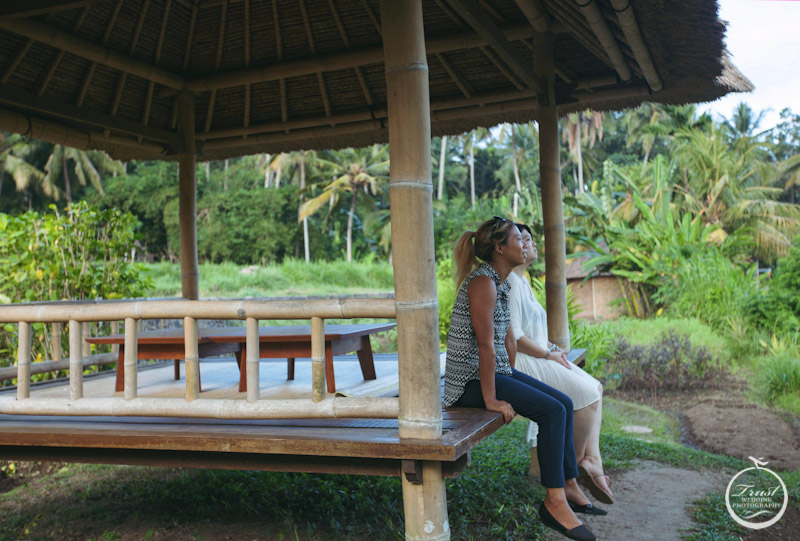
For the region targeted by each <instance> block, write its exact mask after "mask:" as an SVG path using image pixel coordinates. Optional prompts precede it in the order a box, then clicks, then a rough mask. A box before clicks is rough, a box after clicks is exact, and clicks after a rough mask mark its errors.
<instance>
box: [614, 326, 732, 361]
mask: <svg viewBox="0 0 800 541" xmlns="http://www.w3.org/2000/svg"><path fill="white" fill-rule="evenodd" d="M604 326H605V327H606V328H607V329H608V330H609V331H610V332H612V333H614V334H615V335H618V336H620V337H622V338H624V339H625V340H626V341H627V342H628V343H630V344H631V345H641V346H650V345H653V344H654V343H656V342H657V341H658V340H660V338H661V337H662V336H663V335H664V334H665V333H666V334H668V333H670V332H674V333H677V334H682V335H687V336H688V337H689V340H690V341H691V343H692V344H693V345H695V346H702V347H703V348H705V349H706V350H707V351H708V352H709V353H710V354H711V355H712V356H713V357H714V358H715V359H718V360H719V361H720V362H721V363H723V364H728V363H729V362H730V361H731V355H730V351H729V346H728V341H727V340H726V339H725V337H724V336H723V335H722V334H720V333H719V332H717V331H715V330H714V329H712V328H711V327H709V326H708V325H706V324H705V323H703V322H702V321H700V320H698V319H696V318H693V317H686V318H678V317H671V316H663V317H656V318H650V319H634V318H627V317H622V318H619V319H618V320H616V321H607V322H605V323H604Z"/></svg>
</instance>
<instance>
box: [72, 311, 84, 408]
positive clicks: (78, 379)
mask: <svg viewBox="0 0 800 541" xmlns="http://www.w3.org/2000/svg"><path fill="white" fill-rule="evenodd" d="M80 398H83V338H82V337H81V323H80V321H75V320H70V322H69V399H70V401H73V400H78V399H80Z"/></svg>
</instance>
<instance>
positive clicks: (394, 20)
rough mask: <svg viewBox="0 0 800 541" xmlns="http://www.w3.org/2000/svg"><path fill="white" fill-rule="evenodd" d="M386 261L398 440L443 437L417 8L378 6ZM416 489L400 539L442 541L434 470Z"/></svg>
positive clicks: (391, 2) (440, 491)
mask: <svg viewBox="0 0 800 541" xmlns="http://www.w3.org/2000/svg"><path fill="white" fill-rule="evenodd" d="M380 6H381V25H382V29H383V51H384V59H385V61H384V66H385V72H386V94H387V99H388V109H389V145H390V153H391V157H392V160H391V162H390V171H389V190H390V194H391V202H392V204H391V217H392V261H394V279H395V297H396V299H397V301H396V304H397V351H398V368H399V376H400V412H399V417H398V424H399V429H400V437H401V438H420V439H435V438H439V437H441V434H442V404H441V399H440V385H441V374H440V369H439V313H438V298H437V295H436V269H435V263H434V262H435V254H434V247H433V198H432V194H433V181H432V178H431V148H430V145H431V126H430V105H429V104H430V96H429V94H428V65H427V58H426V50H425V35H424V30H423V21H422V2H421V0H381V4H380ZM423 470H424V474H423V475H424V477H423V482H422V483H421V484H413V483H411V482H410V481H409V480H408V479H406V478H405V477H403V478H401V479H402V484H403V506H404V510H405V526H406V539H426V540H427V539H449V538H450V529H449V526H448V520H447V498H446V492H445V486H444V481H443V480H442V471H441V463H438V462H430V463H426V466H425V467H424V468H423Z"/></svg>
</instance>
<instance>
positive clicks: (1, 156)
mask: <svg viewBox="0 0 800 541" xmlns="http://www.w3.org/2000/svg"><path fill="white" fill-rule="evenodd" d="M34 152H35V148H34V147H33V145H31V144H30V143H29V142H28V141H27V140H26V139H25V138H23V136H21V135H19V134H7V133H0V161H1V162H2V167H0V193H2V189H3V178H4V177H5V174H6V173H8V174H9V175H11V177H12V178H13V179H14V184H15V185H16V189H17V191H18V192H23V191H26V190H28V189H29V187H30V185H31V182H35V183H37V184H38V185H39V187H40V188H41V190H42V192H44V194H45V195H46V196H47V197H51V198H53V199H54V200H56V201H58V199H59V192H58V188H56V186H55V185H53V184H52V183H51V182H50V180H49V179H46V178H45V175H44V173H43V172H42V171H40V170H39V169H38V168H37V167H36V166H35V165H33V164H32V163H31V161H32V155H33V154H34Z"/></svg>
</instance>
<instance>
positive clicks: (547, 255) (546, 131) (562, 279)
mask: <svg viewBox="0 0 800 541" xmlns="http://www.w3.org/2000/svg"><path fill="white" fill-rule="evenodd" d="M553 42H554V39H553V34H551V33H549V32H548V33H536V34H535V35H534V43H533V44H534V47H533V51H534V68H535V70H536V72H537V75H539V76H540V77H542V78H544V79H545V80H546V81H547V96H542V97H541V99H540V103H541V104H542V106H541V108H540V109H539V110H540V113H539V119H538V120H539V177H540V178H541V187H542V218H543V222H544V261H545V275H546V278H545V293H546V304H547V332H548V334H549V338H550V340H551V341H552V342H554V343H555V344H557V345H559V346H560V347H562V348H564V349H565V350H567V351H569V342H570V340H569V325H568V318H567V274H566V266H567V257H566V244H565V238H564V209H563V208H562V203H561V172H560V169H559V157H558V106H557V104H556V101H555V71H554V69H553Z"/></svg>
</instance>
